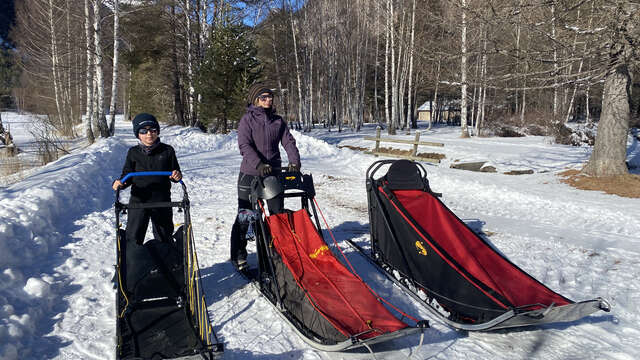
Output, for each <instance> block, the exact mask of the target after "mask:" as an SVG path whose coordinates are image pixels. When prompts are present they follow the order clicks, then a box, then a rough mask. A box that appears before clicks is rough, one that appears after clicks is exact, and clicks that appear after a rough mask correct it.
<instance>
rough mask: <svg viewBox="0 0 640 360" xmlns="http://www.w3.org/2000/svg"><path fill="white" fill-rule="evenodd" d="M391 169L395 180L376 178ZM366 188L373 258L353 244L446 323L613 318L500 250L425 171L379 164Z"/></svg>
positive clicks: (601, 305) (600, 303)
mask: <svg viewBox="0 0 640 360" xmlns="http://www.w3.org/2000/svg"><path fill="white" fill-rule="evenodd" d="M388 164H390V166H389V169H388V171H387V173H386V174H385V175H384V176H381V177H379V178H377V179H376V178H374V176H375V174H376V172H377V171H378V170H379V169H380V168H381V167H382V166H384V165H388ZM366 187H367V199H368V206H369V223H370V231H371V251H370V253H365V252H364V250H363V249H362V248H361V247H360V246H358V245H357V244H355V243H353V242H350V244H351V245H352V246H353V247H355V248H356V249H357V250H359V251H360V252H361V253H363V254H364V255H365V256H366V257H367V258H368V259H369V260H370V261H371V262H373V263H374V264H376V265H378V266H379V267H380V268H382V269H383V270H384V271H385V273H386V274H387V276H388V277H389V278H390V279H391V280H393V281H395V282H396V283H397V284H398V285H400V286H402V287H403V288H404V289H405V291H406V292H408V293H409V294H410V295H412V296H413V297H414V298H415V299H417V300H419V301H421V302H422V303H424V304H425V305H427V307H428V309H429V310H431V311H432V313H433V314H434V315H435V316H436V317H437V318H438V319H440V320H441V321H443V322H444V323H446V324H448V325H450V326H452V327H454V328H458V329H463V330H493V329H500V328H509V327H516V326H526V325H538V324H544V323H550V322H567V321H574V320H577V319H580V318H582V317H584V316H587V315H589V314H591V313H594V312H596V311H598V310H603V311H606V312H608V311H609V310H610V306H609V304H608V303H607V302H606V301H605V300H604V299H602V298H596V299H593V300H587V301H582V302H573V301H572V300H569V299H567V298H566V297H564V296H562V295H560V294H558V293H556V292H554V291H552V290H551V289H549V288H548V287H546V286H545V285H543V284H542V283H540V282H539V281H537V280H536V279H534V278H533V277H531V276H530V275H528V274H527V273H525V272H524V271H523V270H521V269H520V268H518V267H517V266H516V265H514V264H513V263H511V262H510V261H509V260H508V259H506V258H505V257H504V256H502V255H501V254H500V253H499V252H497V251H496V250H494V249H493V248H492V247H491V246H490V245H489V244H488V243H487V242H486V241H485V240H484V239H483V238H482V237H480V236H478V235H477V234H476V233H475V232H473V231H472V230H471V229H470V228H469V227H468V226H467V225H466V224H465V223H464V222H463V221H462V220H460V219H459V218H458V217H457V216H456V215H455V214H454V213H453V212H451V210H449V208H447V207H446V206H445V205H444V204H443V203H442V202H441V201H440V200H439V199H438V196H437V195H439V194H435V193H433V192H432V191H431V189H430V187H429V182H428V180H427V172H426V170H425V168H424V167H423V166H422V165H421V164H419V163H416V162H412V161H408V160H397V161H395V160H380V161H376V162H375V163H373V164H372V165H371V166H370V167H369V169H368V170H367V180H366Z"/></svg>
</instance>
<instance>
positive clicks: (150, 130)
mask: <svg viewBox="0 0 640 360" xmlns="http://www.w3.org/2000/svg"><path fill="white" fill-rule="evenodd" d="M147 132H150V133H152V134H157V133H158V129H146V128H142V129H140V130H138V133H140V134H146V133H147Z"/></svg>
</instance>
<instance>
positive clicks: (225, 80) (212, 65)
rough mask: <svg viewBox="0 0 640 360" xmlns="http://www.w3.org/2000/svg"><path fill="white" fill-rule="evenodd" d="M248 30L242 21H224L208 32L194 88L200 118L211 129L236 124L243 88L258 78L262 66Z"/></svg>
mask: <svg viewBox="0 0 640 360" xmlns="http://www.w3.org/2000/svg"><path fill="white" fill-rule="evenodd" d="M248 31H249V28H247V27H246V26H244V25H242V24H238V23H232V22H225V24H223V25H220V26H218V27H217V28H215V29H214V31H213V32H212V35H211V46H210V47H209V49H208V50H207V53H206V55H205V58H204V61H203V63H202V67H201V68H200V73H199V76H198V82H197V90H198V92H199V93H200V94H202V104H201V121H202V123H203V124H205V125H207V127H209V128H210V129H212V131H213V132H223V133H224V132H227V131H228V130H229V129H230V128H235V127H237V122H238V121H239V120H240V117H241V116H242V114H243V113H244V110H245V107H246V106H247V103H246V99H245V98H246V93H247V90H248V88H249V86H251V84H252V83H254V82H255V81H257V80H258V79H260V76H261V73H262V65H261V64H260V62H259V61H258V59H257V57H256V54H257V49H256V46H255V44H254V41H253V39H252V38H251V37H250V34H249V32H248Z"/></svg>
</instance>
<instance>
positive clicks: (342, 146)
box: [338, 145, 369, 151]
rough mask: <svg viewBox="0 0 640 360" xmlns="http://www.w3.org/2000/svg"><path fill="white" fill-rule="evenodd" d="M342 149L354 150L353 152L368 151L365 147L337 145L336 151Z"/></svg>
mask: <svg viewBox="0 0 640 360" xmlns="http://www.w3.org/2000/svg"><path fill="white" fill-rule="evenodd" d="M342 148H347V149H351V150H355V151H367V150H369V149H367V148H365V147H360V146H353V145H338V149H342Z"/></svg>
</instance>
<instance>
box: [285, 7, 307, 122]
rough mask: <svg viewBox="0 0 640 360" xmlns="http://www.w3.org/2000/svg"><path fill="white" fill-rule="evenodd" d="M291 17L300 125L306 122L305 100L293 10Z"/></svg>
mask: <svg viewBox="0 0 640 360" xmlns="http://www.w3.org/2000/svg"><path fill="white" fill-rule="evenodd" d="M289 15H290V20H291V35H292V36H293V54H294V56H295V61H296V79H297V80H298V83H297V85H298V121H297V122H298V124H300V122H301V121H302V122H304V119H303V118H302V117H303V114H302V102H303V101H304V99H303V98H302V81H301V79H300V60H299V59H298V45H297V41H296V29H295V26H294V20H293V9H291V12H290V13H289Z"/></svg>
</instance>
